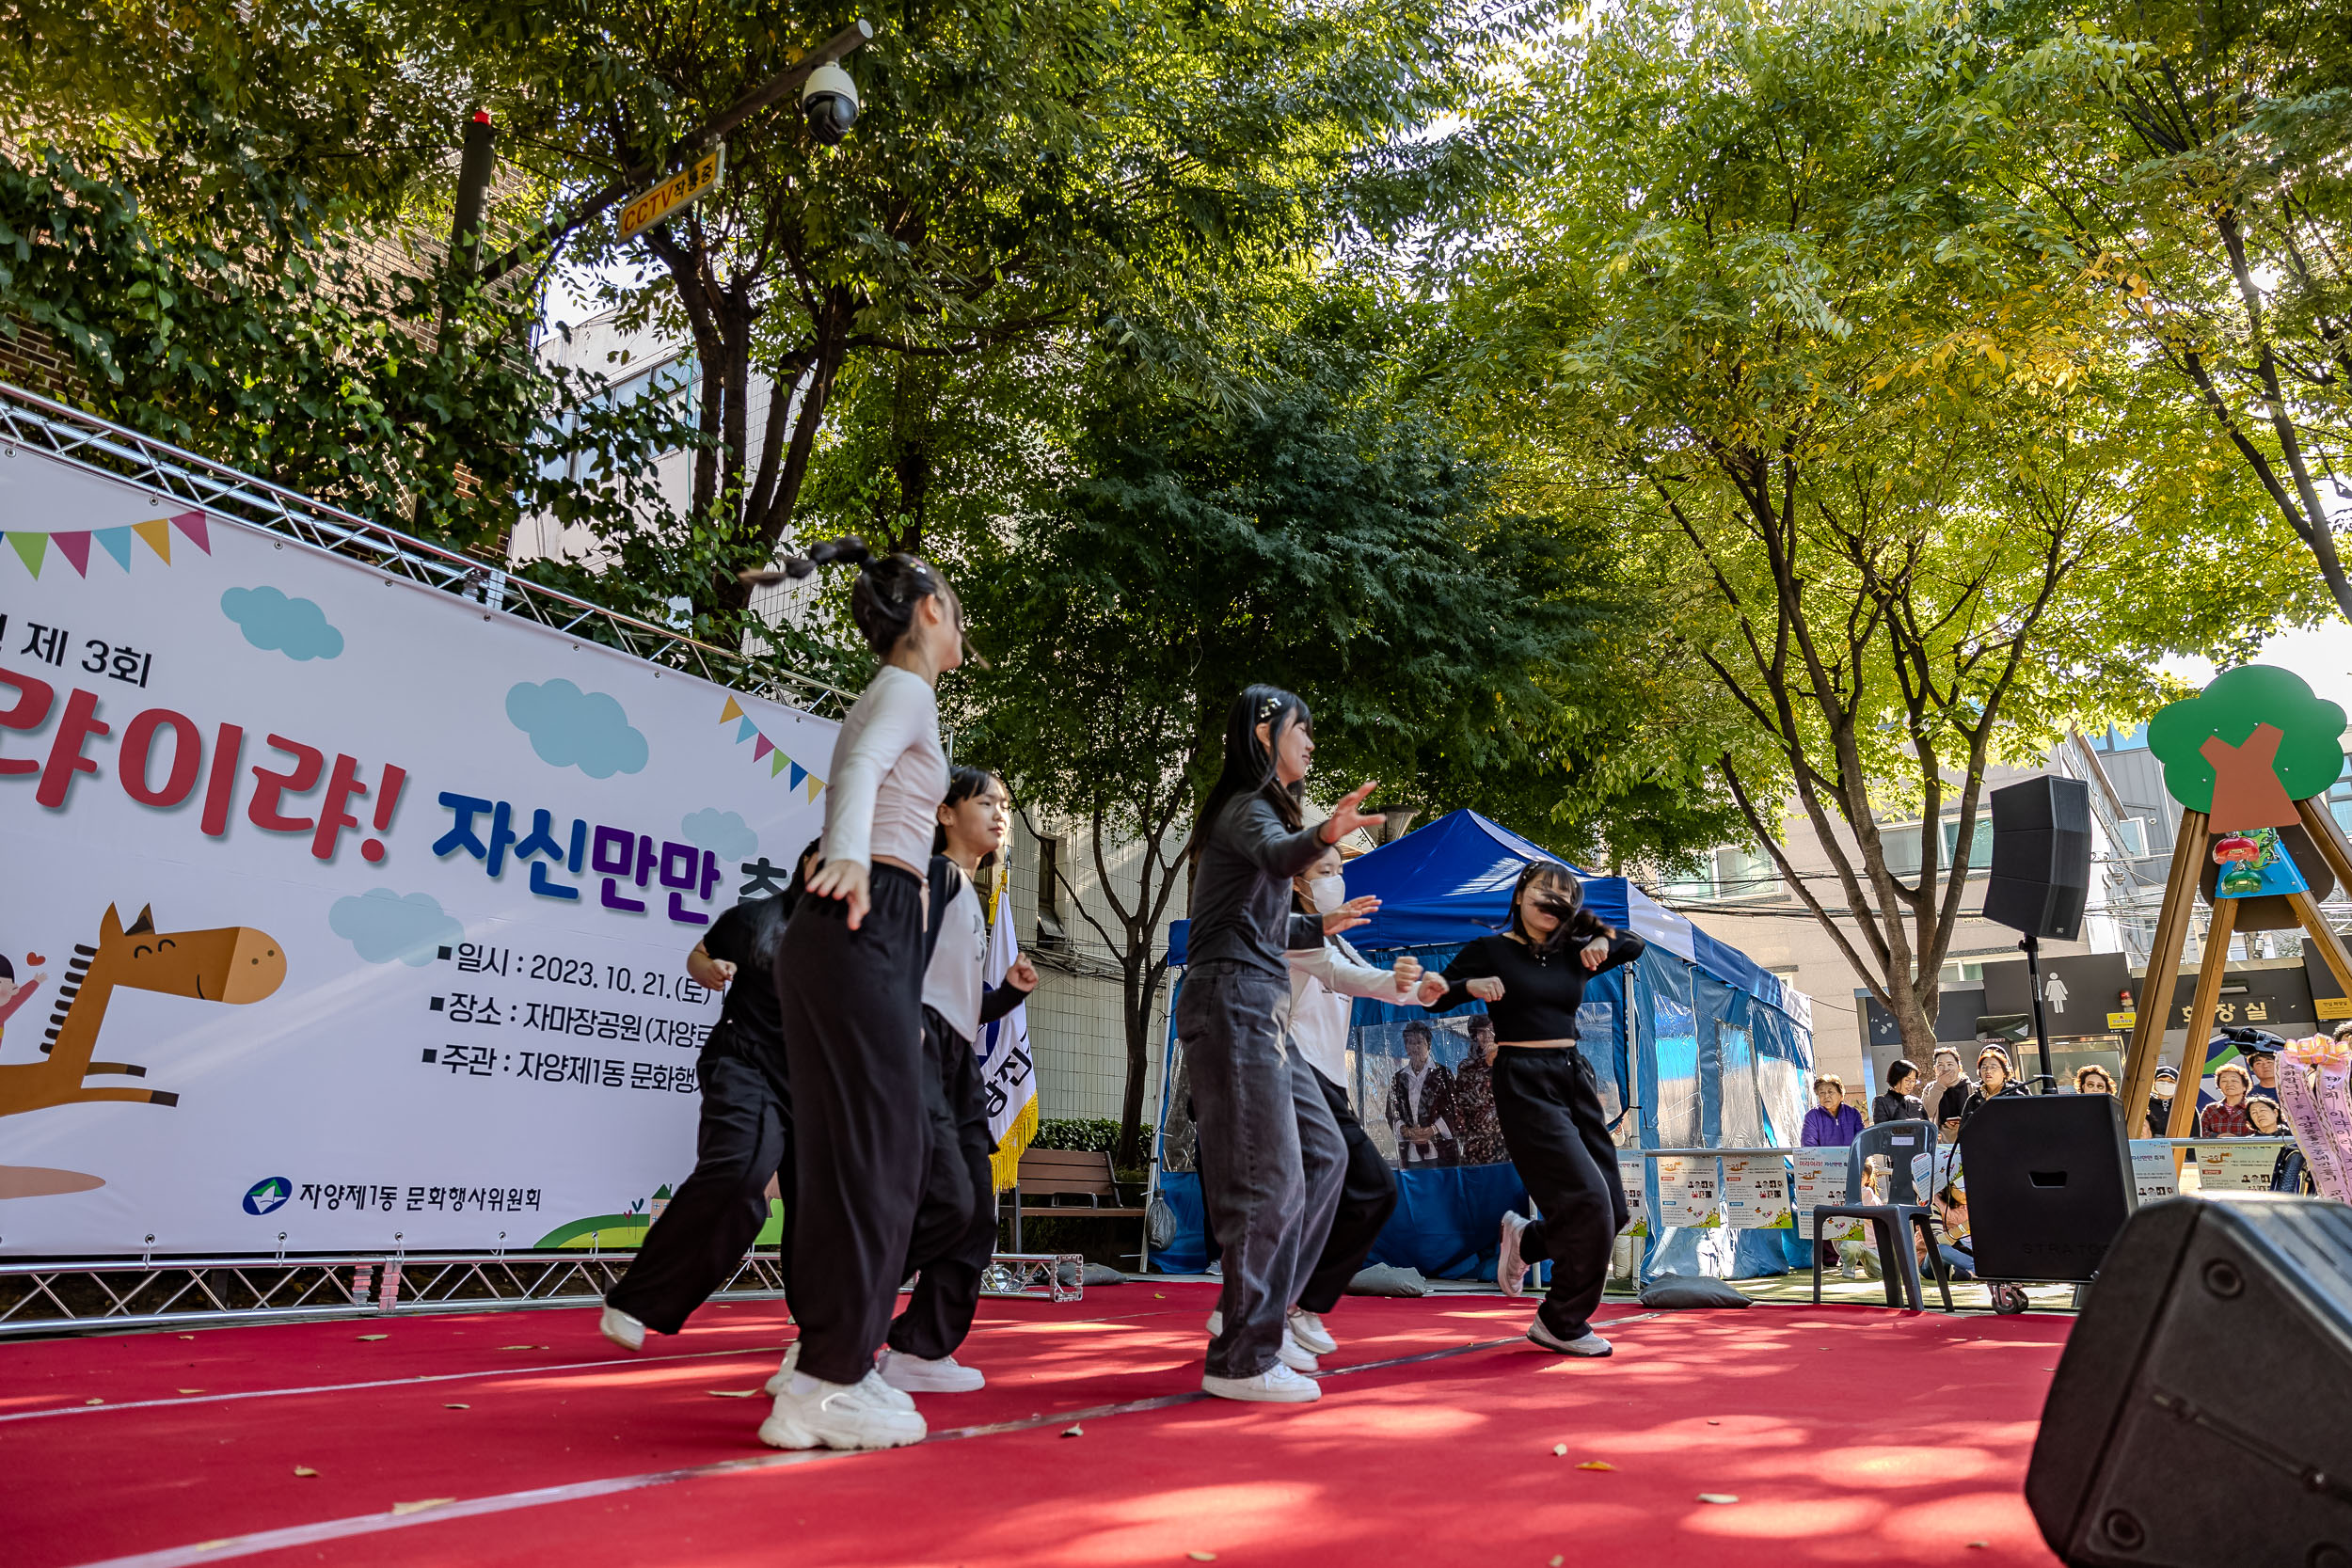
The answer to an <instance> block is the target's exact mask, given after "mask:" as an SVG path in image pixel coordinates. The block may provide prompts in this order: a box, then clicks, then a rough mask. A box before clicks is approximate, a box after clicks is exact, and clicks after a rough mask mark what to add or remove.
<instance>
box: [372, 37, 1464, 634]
mask: <svg viewBox="0 0 2352 1568" xmlns="http://www.w3.org/2000/svg"><path fill="white" fill-rule="evenodd" d="M1448 3H1449V0H1407V3H1406V4H1405V5H1402V6H1399V5H1393V4H1375V3H1373V0H1345V3H1343V4H1338V5H1333V6H1326V7H1319V8H1312V9H1309V10H1300V9H1298V8H1287V7H1280V6H1271V5H1263V4H1251V5H1244V6H1239V7H1225V8H1216V9H1214V10H1201V9H1199V8H1190V7H1184V6H1176V5H1168V4H1166V3H1164V0H1052V3H1051V4H1047V5H1043V6H1039V5H1026V6H1020V7H1006V6H996V5H988V4H961V5H941V4H937V3H935V0H894V3H892V4H887V5H883V6H882V7H880V8H868V9H866V11H865V12H864V13H863V14H864V15H866V17H868V18H870V19H871V20H872V21H873V23H874V24H875V25H876V28H877V36H876V38H875V40H874V42H873V43H872V44H871V45H869V46H868V47H866V49H864V50H863V51H861V52H860V53H858V54H857V55H853V56H851V57H850V60H849V61H848V68H849V69H850V71H852V73H853V74H854V75H855V76H856V78H857V79H858V82H859V85H860V91H861V94H862V96H863V98H864V100H865V108H864V111H863V113H862V114H861V116H860V118H859V120H858V123H857V126H856V129H855V131H854V132H853V133H852V135H850V138H849V139H848V140H847V141H846V142H844V143H843V144H841V145H840V146H838V147H832V148H827V147H823V146H820V145H818V144H817V143H816V142H815V141H813V140H812V139H811V138H810V137H809V136H808V135H806V133H805V132H804V131H803V128H802V125H801V123H800V120H799V118H798V116H797V115H796V114H795V113H794V112H793V110H792V108H791V106H789V105H786V106H784V107H781V108H779V109H776V110H773V111H771V112H768V113H766V114H764V115H762V116H760V117H757V118H755V119H752V120H751V121H749V122H747V123H746V124H744V125H743V126H742V127H741V128H740V129H739V131H737V132H736V133H735V134H734V135H732V136H731V137H730V138H729V141H728V146H727V159H728V165H729V173H728V176H727V179H726V182H725V184H724V186H723V189H721V190H719V191H717V192H715V193H713V194H712V195H711V196H709V197H708V198H705V199H704V200H703V201H702V202H701V203H700V204H699V205H698V206H697V207H696V208H694V209H693V210H692V211H691V212H690V213H688V214H683V215H681V216H680V217H677V218H675V219H673V220H671V221H669V222H666V223H663V224H660V225H658V226H656V227H655V228H653V229H651V230H647V231H646V233H645V235H644V239H643V248H642V249H640V248H638V247H636V246H635V245H631V246H628V247H621V246H619V245H617V244H616V243H615V242H613V241H612V240H611V239H610V237H609V231H608V230H602V229H600V228H591V229H589V230H583V231H582V232H581V233H580V235H579V236H578V237H577V239H576V240H575V241H574V246H575V248H574V252H573V254H574V256H575V257H576V258H577V259H579V260H580V261H585V262H588V263H591V264H599V265H603V264H611V265H621V264H625V263H628V262H629V261H645V260H646V259H648V258H649V259H650V262H651V265H650V266H649V267H647V268H645V270H644V272H642V273H641V274H640V276H639V281H637V282H634V283H628V282H626V281H625V282H623V283H621V284H619V285H616V287H615V289H614V293H613V300H614V302H615V303H616V304H618V305H619V306H620V307H621V309H623V310H624V312H625V313H626V315H627V317H628V320H629V321H631V322H632V323H646V324H651V325H657V326H659V327H660V328H661V329H663V330H665V331H668V332H672V333H675V334H676V335H677V336H680V337H684V338H688V339H691V341H692V343H693V345H694V349H695V352H696V354H697V355H698V356H700V358H701V361H702V366H703V384H704V388H705V393H704V397H703V400H702V408H701V422H702V430H703V433H704V435H705V436H706V437H707V446H706V447H705V449H704V451H703V453H702V456H701V459H700V461H699V462H698V464H697V467H696V469H695V472H694V479H693V487H692V498H691V507H690V511H691V515H692V517H693V518H694V519H695V522H696V526H697V527H699V528H701V529H704V530H706V531H708V532H709V533H710V534H711V535H713V536H714V538H715V539H716V540H718V541H719V542H720V544H721V546H722V553H723V554H725V555H726V556H727V558H728V560H729V562H734V561H737V560H739V561H741V562H745V563H750V564H762V563H764V562H766V561H767V560H768V559H769V558H770V557H771V554H772V552H773V550H774V549H775V547H776V546H777V544H778V543H779V542H780V541H782V540H784V539H785V538H787V534H788V533H790V532H792V531H794V528H795V524H794V518H795V515H796V509H797V508H798V506H799V504H800V499H801V496H802V492H803V488H804V486H805V484H806V483H807V476H808V473H809V471H810V467H811V464H812V462H813V461H814V458H815V454H816V452H817V450H818V433H819V431H820V430H821V429H823V428H824V423H825V420H826V419H827V417H828V412H829V410H830V409H831V407H832V405H833V402H834V398H835V396H836V394H837V391H838V390H839V385H840V381H841V378H842V376H843V375H844V374H845V373H849V372H850V367H852V365H853V364H856V363H858V362H861V361H872V362H873V368H870V369H868V370H866V371H864V372H857V373H864V374H870V375H872V376H874V377H877V378H880V379H882V380H890V381H896V380H898V374H897V373H896V372H892V371H890V370H887V369H884V368H882V367H883V366H886V365H887V364H888V362H889V361H890V360H892V359H894V358H904V359H909V360H915V361H925V360H930V361H937V360H946V359H955V358H959V357H961V356H971V355H986V354H990V353H994V352H999V351H1002V350H1005V349H1007V348H1009V347H1015V346H1019V345H1025V344H1029V343H1034V342H1037V341H1041V340H1042V339H1044V338H1046V337H1047V336H1049V335H1056V334H1058V335H1062V336H1063V337H1064V338H1065V339H1067V338H1068V337H1070V336H1072V335H1074V334H1082V333H1084V332H1086V331H1090V330H1092V329H1094V328H1095V327H1096V326H1097V325H1099V324H1100V323H1101V322H1102V320H1103V319H1104V315H1105V313H1106V312H1107V311H1110V310H1112V309H1113V308H1114V306H1115V305H1116V304H1117V302H1119V301H1120V300H1122V299H1129V298H1149V297H1151V296H1152V294H1153V293H1154V291H1166V290H1168V289H1169V288H1171V287H1172V286H1173V285H1174V284H1175V283H1177V282H1178V281H1181V280H1185V279H1188V278H1191V277H1197V276H1199V275H1203V274H1206V273H1209V272H1213V271H1215V270H1216V269H1217V268H1219V267H1225V266H1231V265H1234V264H1237V263H1238V264H1253V265H1254V264H1264V263H1266V262H1268V261H1273V260H1276V259H1279V258H1281V257H1284V256H1295V255H1297V254H1300V253H1303V252H1305V251H1307V250H1309V249H1310V248H1311V247H1312V246H1314V245H1318V244H1320V243H1322V242H1323V241H1324V240H1326V239H1327V236H1328V235H1329V234H1330V233H1331V232H1332V230H1334V229H1335V228H1337V227H1342V226H1343V225H1344V224H1345V222H1346V221H1347V219H1346V216H1345V214H1343V213H1342V212H1341V211H1339V210H1338V207H1337V198H1338V195H1339V193H1340V191H1341V189H1342V188H1343V185H1344V183H1345V182H1347V181H1348V180H1349V179H1351V178H1352V177H1355V176H1357V175H1359V174H1364V173H1367V172H1371V171H1372V166H1373V164H1374V163H1375V155H1377V154H1379V153H1380V152H1382V150H1384V148H1385V146H1386V143H1387V142H1388V140H1389V139H1390V138H1391V137H1393V136H1394V135H1397V134H1398V133H1400V132H1401V131H1402V130H1404V129H1405V128H1406V127H1408V126H1410V125H1412V124H1414V123H1416V122H1417V121H1418V120H1419V119H1421V118H1422V116H1423V115H1424V114H1426V113H1427V112H1428V111H1430V110H1431V109H1432V108H1433V107H1435V106H1436V104H1437V103H1438V102H1439V101H1440V99H1441V96H1442V87H1443V84H1444V81H1445V78H1446V73H1447V71H1449V70H1450V69H1451V67H1450V58H1451V55H1450V52H1451V51H1452V50H1454V48H1455V47H1457V46H1462V45H1466V44H1467V43H1468V42H1469V41H1470V40H1471V39H1472V37H1473V31H1474V30H1473V28H1472V26H1471V24H1470V22H1469V21H1467V20H1466V19H1465V18H1464V16H1462V15H1461V14H1458V13H1456V12H1455V11H1454V10H1452V9H1449V8H1448ZM405 15H406V16H407V17H408V22H407V25H408V26H409V27H410V28H411V29H412V33H413V36H414V37H416V38H418V39H419V40H424V42H425V44H426V45H427V46H428V47H429V48H430V50H431V52H432V58H433V59H434V61H435V69H437V70H438V71H445V72H447V73H448V74H450V75H451V76H452V77H453V78H456V79H469V78H474V79H479V80H481V81H482V82H483V83H484V86H483V87H482V88H481V91H482V93H483V95H484V96H485V100H486V101H489V102H491V103H494V104H495V105H497V106H498V108H499V110H500V118H501V122H502V123H505V124H508V125H510V126H511V127H512V128H513V130H514V133H515V135H514V141H513V145H514V146H515V147H516V149H517V155H518V156H529V157H531V158H532V159H533V160H534V166H536V167H539V168H541V169H543V170H544V171H545V172H547V173H548V174H549V175H550V176H552V177H554V178H556V179H558V180H560V181H562V182H564V183H565V185H566V186H567V187H569V188H574V189H579V188H584V187H585V186H587V185H588V184H590V183H595V184H602V183H603V182H605V181H607V180H608V179H610V178H612V175H613V174H614V173H615V172H617V171H620V170H627V169H635V168H646V169H650V168H657V167H662V166H668V165H669V164H671V163H672V162H673V161H675V159H676V158H677V157H680V156H682V155H683V151H684V150H683V149H682V148H681V147H680V145H679V144H680V139H681V138H682V137H685V136H687V135H689V134H691V132H692V131H693V129H694V128H695V127H696V126H698V125H700V124H702V123H704V122H706V121H707V119H710V118H711V117H713V116H715V115H716V114H718V113H719V112H720V111H722V110H723V109H724V108H725V107H727V106H728V105H729V104H731V103H734V102H735V101H737V100H738V99H739V97H741V96H742V95H743V94H744V93H746V92H747V91H749V90H751V89H752V88H754V87H756V86H757V85H759V84H760V83H762V82H764V81H766V80H767V79H769V78H770V77H771V76H773V75H774V74H776V73H777V72H778V71H782V70H783V69H784V68H785V67H786V66H787V64H788V63H789V62H790V61H791V60H792V59H794V58H795V57H796V52H797V51H798V50H799V49H801V48H803V47H805V46H806V45H808V44H811V43H813V42H815V41H817V40H818V39H820V38H822V37H824V36H826V35H827V34H828V33H829V32H830V31H831V30H832V28H833V27H834V26H836V25H838V24H839V20H841V19H837V18H834V17H831V16H826V17H819V16H816V15H801V14H792V13H781V14H780V13H778V12H777V11H776V10H775V9H774V8H772V7H763V6H758V5H754V4H750V3H749V0H722V3H719V4H711V3H707V0H697V3H695V4H692V5H685V4H673V3H669V0H662V3H659V4H655V5H652V6H650V7H648V6H644V5H612V4H607V3H605V0H580V4H577V5H575V6H573V7H571V8H568V9H564V8H558V9H553V10H551V9H549V8H548V7H546V6H543V5H535V4H533V5H524V4H517V3H516V0H461V3H458V4H455V5H434V6H431V7H425V6H415V7H412V8H408V10H407V11H406V12H405ZM1408 161H1409V160H1408ZM1379 172H1382V173H1385V174H1391V175H1392V174H1393V173H1394V172H1395V171H1394V170H1393V169H1389V168H1383V169H1381V170H1379ZM1393 184H1394V181H1393V180H1391V181H1387V182H1384V183H1383V184H1382V188H1383V189H1389V188H1391V186H1393ZM908 373H909V374H911V375H912V376H913V377H914V379H916V380H918V381H919V380H921V379H924V378H925V376H926V375H927V374H929V373H930V372H919V371H918V372H908ZM917 510H918V512H919V508H918V509H917ZM681 591H682V592H687V593H690V594H691V597H692V598H693V600H694V602H695V605H696V607H697V610H698V611H702V610H724V609H738V610H739V609H740V608H742V607H743V606H744V605H745V604H746V603H747V595H746V592H745V590H744V589H743V588H742V587H741V585H740V584H739V583H738V582H737V581H736V580H735V578H734V574H733V572H732V571H728V570H721V571H717V572H714V573H713V574H712V575H711V577H710V578H707V579H706V580H704V581H701V582H697V583H692V584H689V585H684V586H683V587H682V589H681Z"/></svg>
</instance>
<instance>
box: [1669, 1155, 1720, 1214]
mask: <svg viewBox="0 0 2352 1568" xmlns="http://www.w3.org/2000/svg"><path fill="white" fill-rule="evenodd" d="M1715 1163H1716V1162H1715V1157H1714V1156H1713V1155H1711V1154H1709V1155H1690V1154H1661V1155H1660V1156H1659V1157H1658V1158H1657V1159H1656V1160H1654V1161H1652V1162H1651V1164H1654V1165H1656V1166H1657V1167H1658V1215H1659V1219H1660V1222H1661V1224H1664V1225H1668V1226H1677V1225H1694V1226H1714V1225H1721V1224H1722V1223H1723V1216H1722V1214H1721V1212H1720V1205H1721V1201H1722V1190H1721V1186H1720V1183H1719V1181H1718V1180H1717V1174H1716V1169H1715Z"/></svg>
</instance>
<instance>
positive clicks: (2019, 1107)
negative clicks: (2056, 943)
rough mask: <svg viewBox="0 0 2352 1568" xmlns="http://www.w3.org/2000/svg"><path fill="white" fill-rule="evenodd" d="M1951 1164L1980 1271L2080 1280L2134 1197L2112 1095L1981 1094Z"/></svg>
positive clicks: (1991, 1275)
mask: <svg viewBox="0 0 2352 1568" xmlns="http://www.w3.org/2000/svg"><path fill="white" fill-rule="evenodd" d="M1960 1163H1961V1168H1962V1169H1963V1171H1964V1172H1966V1174H1967V1180H1968V1236H1969V1241H1970V1243H1972V1244H1973V1245H1974V1247H1975V1249H1976V1259H1977V1273H1978V1275H1979V1276H1981V1277H1983V1278H1986V1279H2059V1280H2063V1279H2073V1280H2086V1279H2089V1278H2090V1277H2091V1275H2095V1274H2097V1273H2098V1272H2099V1265H2100V1262H2101V1260H2102V1259H2105V1258H2106V1253H2107V1248H2108V1247H2109V1246H2110V1245H2112V1244H2113V1243H2114V1241H2115V1235H2116V1232H2117V1231H2119V1230H2121V1229H2122V1228H2123V1222H2124V1221H2125V1220H2128V1219H2130V1218H2131V1217H2132V1211H2133V1210H2134V1209H2135V1208H2137V1206H2138V1203H2139V1188H2138V1186H2137V1183H2135V1182H2134V1181H2133V1180H2132V1149H2131V1144H2130V1142H2129V1140H2127V1139H2126V1138H2125V1137H2124V1135H2123V1107H2122V1104H2121V1103H2119V1102H2118V1101H2117V1100H2116V1098H2115V1097H2114V1096H2113V1095H2108V1094H2053V1095H2022V1094H2021V1095H2008V1096H2004V1097H2002V1098H2001V1099H1998V1100H1988V1101H1985V1102H1984V1103H1983V1104H1982V1105H1980V1106H1979V1107H1978V1108H1977V1114H1976V1115H1975V1116H1973V1117H1969V1118H1968V1125H1967V1126H1965V1127H1963V1128H1962V1129H1961V1132H1960ZM2345 1568H2352V1563H2347V1564H2346V1565H2345Z"/></svg>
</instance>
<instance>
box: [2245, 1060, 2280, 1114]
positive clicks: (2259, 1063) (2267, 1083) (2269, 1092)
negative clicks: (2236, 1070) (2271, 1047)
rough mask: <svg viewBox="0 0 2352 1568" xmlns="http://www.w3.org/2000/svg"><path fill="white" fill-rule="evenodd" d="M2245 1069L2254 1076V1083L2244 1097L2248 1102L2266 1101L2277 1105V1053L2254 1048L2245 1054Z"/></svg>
mask: <svg viewBox="0 0 2352 1568" xmlns="http://www.w3.org/2000/svg"><path fill="white" fill-rule="evenodd" d="M2246 1069H2247V1071H2249V1072H2250V1073H2252V1074H2253V1076H2254V1082H2253V1084H2252V1085H2251V1086H2249V1088H2248V1089H2247V1091H2246V1097H2247V1098H2248V1099H2249V1100H2267V1101H2271V1102H2272V1103H2274V1104H2275V1103H2277V1102H2278V1099H2279V1053H2277V1052H2275V1051H2265V1050H2263V1049H2262V1048H2260V1047H2256V1048H2255V1049H2254V1050H2251V1051H2249V1052H2248V1053H2246Z"/></svg>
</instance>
